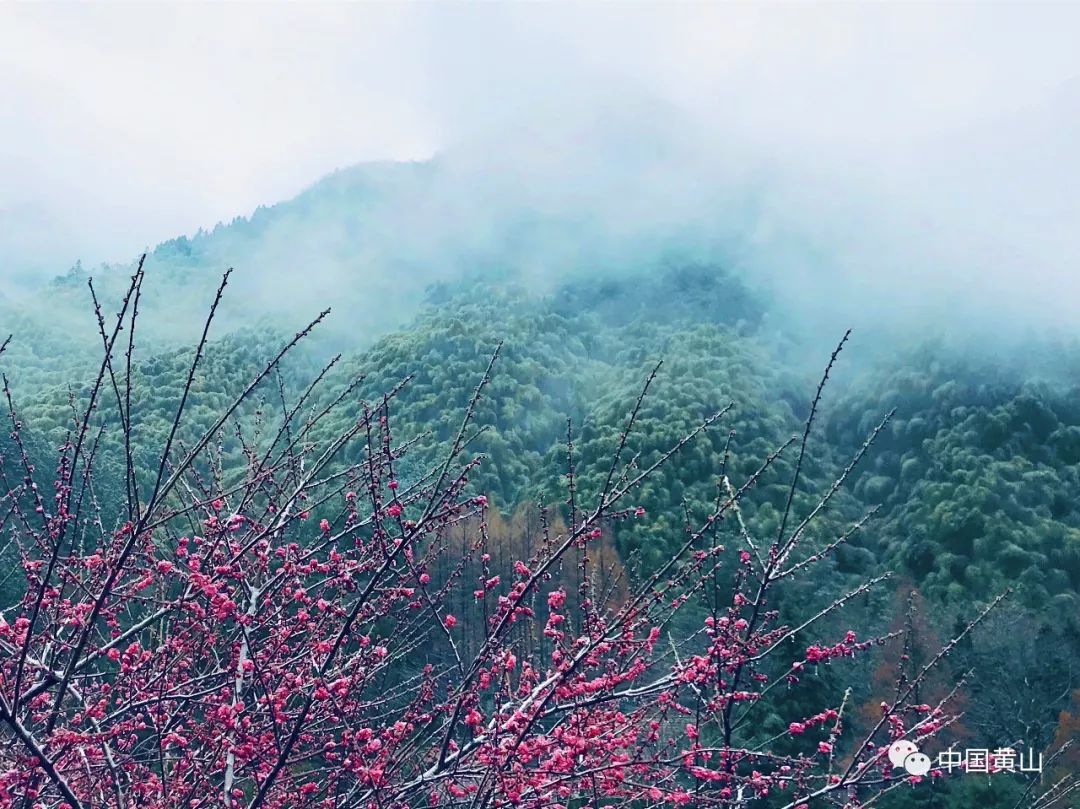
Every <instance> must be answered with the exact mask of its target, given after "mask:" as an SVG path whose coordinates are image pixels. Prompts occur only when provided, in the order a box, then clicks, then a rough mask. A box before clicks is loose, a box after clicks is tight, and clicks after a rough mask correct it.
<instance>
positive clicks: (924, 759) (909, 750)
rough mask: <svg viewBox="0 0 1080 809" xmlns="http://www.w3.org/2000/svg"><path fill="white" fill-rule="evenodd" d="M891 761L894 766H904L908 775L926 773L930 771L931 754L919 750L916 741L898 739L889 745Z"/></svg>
mask: <svg viewBox="0 0 1080 809" xmlns="http://www.w3.org/2000/svg"><path fill="white" fill-rule="evenodd" d="M889 761H890V762H891V763H892V765H893V767H903V768H904V769H905V770H907V772H908V775H926V774H927V773H928V772H930V756H928V755H926V753H921V752H919V748H918V747H916V746H915V743H914V742H911V741H908V740H907V739H897V740H896V741H895V742H893V743H892V744H891V745H889Z"/></svg>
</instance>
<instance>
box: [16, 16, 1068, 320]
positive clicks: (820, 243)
mask: <svg viewBox="0 0 1080 809" xmlns="http://www.w3.org/2000/svg"><path fill="white" fill-rule="evenodd" d="M1078 32H1080V4H1057V5H1039V4H1036V3H1026V4H1023V5H1013V6H1010V5H1003V4H990V3H985V4H974V3H971V4H963V5H947V4H930V3H917V4H915V3H912V4H899V3H897V4H880V3H875V4H863V5H853V4H852V5H842V4H827V3H800V4H798V5H779V4H762V5H730V4H726V5H710V6H696V5H690V4H677V5H675V4H668V5H663V6H661V5H655V6H654V5H645V4H635V5H632V6H626V5H622V6H618V7H616V6H614V5H602V6H600V5H597V6H590V5H569V4H565V5H563V4H554V5H490V4H480V5H470V6H464V5H451V4H424V5H392V6H391V5H382V4H379V5H376V4H364V5H347V6H346V5H323V4H289V5H257V4H255V5H253V4H233V5H209V4H190V5H171V4H159V3H148V4H142V5H126V4H125V5H95V6H91V5H81V4H80V5H65V4H58V3H57V4H49V5H33V6H31V5H13V4H4V5H3V6H0V75H2V76H3V77H4V78H3V80H2V81H0V277H5V276H6V277H8V278H11V277H13V276H17V277H22V276H25V274H27V273H28V272H31V271H33V272H45V273H48V274H52V273H56V272H62V271H63V270H64V269H66V267H67V266H69V265H70V264H71V263H72V262H73V261H74V260H75V259H76V258H81V259H82V260H83V261H84V262H85V263H90V264H95V263H97V262H100V261H102V260H121V259H129V258H130V257H131V256H132V255H133V254H135V253H136V252H138V251H139V250H141V249H142V248H144V247H146V246H153V245H154V244H156V243H157V242H159V241H162V240H164V239H167V238H170V237H172V236H174V235H178V234H181V233H191V232H193V231H195V230H196V229H197V228H199V227H208V226H212V225H213V224H215V223H216V222H218V221H221V220H229V219H231V218H232V217H233V216H235V215H238V214H247V213H249V212H250V211H251V210H252V209H253V208H254V207H255V206H257V205H259V204H266V203H272V202H275V201H277V200H280V199H284V198H287V197H289V196H291V195H293V194H295V193H296V192H298V191H299V190H301V189H303V188H304V187H305V186H307V185H310V184H311V183H312V182H314V181H315V180H316V179H318V178H319V177H320V176H322V175H324V174H326V173H328V172H330V171H332V170H333V169H335V168H337V167H340V166H346V165H350V164H353V163H357V162H360V161H366V160H381V159H393V160H408V159H422V158H426V157H429V156H431V155H432V154H434V153H437V152H440V151H441V150H445V149H453V148H455V147H457V146H459V145H465V146H466V147H467V146H468V145H469V144H475V143H483V144H486V146H485V148H488V147H490V148H491V150H492V151H493V152H498V151H499V150H500V149H504V150H505V153H506V155H509V156H508V157H506V158H505V159H506V160H507V161H511V162H512V161H514V160H520V159H527V157H524V158H523V157H522V154H524V155H528V150H524V151H523V152H522V151H515V150H514V146H515V145H516V144H515V141H516V139H519V138H521V139H524V140H527V139H528V138H531V137H533V136H534V135H535V132H536V131H537V130H538V129H545V128H547V127H551V128H552V129H560V128H565V129H566V131H569V132H572V133H578V132H579V131H580V130H575V129H574V128H573V123H572V122H575V121H590V120H595V119H596V117H597V116H601V117H602V116H603V114H604V110H605V109H607V108H608V106H609V105H610V104H611V103H612V102H613V100H618V101H619V103H623V102H625V101H626V100H627V99H635V100H638V101H640V103H638V104H636V105H635V106H632V107H631V108H632V109H634V110H637V111H638V112H637V113H635V114H640V115H641V120H640V122H638V121H635V120H634V119H633V115H632V114H631V115H630V116H629V117H627V114H626V112H625V109H623V112H622V114H623V116H624V117H623V120H624V121H625V122H626V123H625V125H626V126H627V127H628V128H630V129H635V128H637V126H638V123H640V126H641V128H643V129H648V128H649V127H653V126H656V125H657V120H656V119H657V118H663V119H670V120H673V121H678V122H679V124H678V127H679V129H680V130H682V129H687V130H690V129H692V130H694V132H695V135H694V142H695V144H696V146H695V149H694V152H693V154H694V156H695V157H694V158H693V159H697V158H698V157H700V156H701V154H702V153H707V152H708V147H709V144H713V145H714V147H715V149H716V150H722V151H724V152H725V153H726V154H728V155H729V156H730V155H738V156H739V159H740V160H745V161H746V162H747V164H748V165H749V164H751V163H754V164H757V163H760V165H762V166H768V167H769V172H771V174H770V176H783V177H784V178H786V179H785V180H784V181H783V182H780V183H778V184H775V185H774V186H773V187H772V190H771V191H770V194H771V196H770V206H771V207H772V208H773V209H774V210H775V211H777V212H778V213H777V215H776V216H775V217H773V218H772V219H771V220H769V222H771V223H772V224H769V223H766V226H765V227H766V229H768V227H773V226H777V227H780V229H781V232H786V230H785V229H790V228H795V229H801V230H800V232H801V236H800V241H799V244H800V245H806V244H812V245H814V246H815V247H816V248H817V249H819V250H820V251H822V252H823V254H824V256H825V259H826V260H827V259H830V257H833V256H835V264H836V265H837V266H842V265H845V264H846V265H848V266H856V265H857V266H858V267H859V268H860V270H859V272H860V273H865V274H866V276H865V277H872V276H873V275H874V273H875V272H878V271H880V272H886V271H888V272H892V273H894V274H895V273H903V272H905V271H906V270H905V267H914V266H915V265H920V264H921V265H923V266H924V269H923V270H921V271H920V272H921V273H922V274H921V275H919V274H918V273H916V274H915V275H913V281H914V282H916V283H918V282H919V279H920V278H927V277H929V275H928V274H927V273H928V272H929V271H927V270H925V266H929V265H931V264H932V265H933V266H934V268H935V269H934V270H933V273H934V276H935V277H936V276H937V275H938V274H941V273H943V272H946V271H945V270H942V269H941V268H942V267H943V266H949V265H950V264H954V265H955V268H951V269H950V270H949V271H948V272H953V271H954V270H955V272H956V273H959V274H960V275H962V276H963V277H964V278H965V283H969V284H970V283H971V282H973V281H979V282H980V283H985V284H986V285H988V286H989V287H991V288H993V289H995V290H999V291H1010V292H1012V293H1015V295H1017V296H1018V297H1020V298H1023V299H1025V300H1030V301H1031V303H1032V304H1033V305H1035V306H1040V305H1042V302H1043V301H1050V300H1052V301H1056V302H1058V303H1060V299H1061V291H1062V287H1063V285H1066V286H1067V285H1069V284H1071V286H1067V290H1068V291H1070V292H1072V291H1076V289H1077V287H1080V284H1078V283H1076V282H1074V281H1073V278H1074V276H1076V275H1077V273H1076V271H1075V270H1074V265H1075V262H1076V260H1077V259H1078V258H1080V235H1078V231H1080V228H1077V227H1076V224H1077V222H1076V218H1077V214H1078V213H1080V205H1077V204H1076V202H1075V200H1074V195H1075V193H1076V189H1077V188H1080V182H1078V181H1080V171H1078V166H1080V158H1078V154H1077V149H1076V147H1075V143H1076V138H1077V136H1078V135H1080V126H1078V124H1080V84H1078V83H1077V77H1078V75H1080V56H1077V52H1076V48H1075V43H1076V39H1077V33H1078ZM526 133H527V134H526ZM576 137H577V134H574V135H573V137H571V138H570V140H569V141H564V142H563V143H562V148H564V149H571V150H572V149H574V148H575V146H574V143H575V140H574V139H575V138H576ZM690 161H691V158H689V157H688V159H687V162H688V166H687V171H688V172H692V171H693V167H692V166H691V165H689V163H690ZM498 165H499V164H498V161H497V160H495V161H494V162H493V166H496V167H497V166H498ZM494 170H497V169H496V168H493V171H494ZM776 222H779V223H780V224H779V225H776ZM871 224H872V226H869V225H871ZM761 238H763V239H768V238H769V237H768V234H765V235H764V236H762V237H761ZM901 245H903V248H902V249H901V247H900V246H901ZM913 245H925V246H926V247H925V249H923V248H922V247H920V248H919V249H914V248H913ZM770 250H771V251H772V254H773V255H775V256H780V255H782V254H783V250H784V248H783V245H779V246H777V245H771V246H770ZM931 257H932V260H931ZM913 272H914V271H913ZM964 273H967V275H964ZM860 277H863V276H860Z"/></svg>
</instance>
